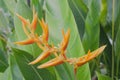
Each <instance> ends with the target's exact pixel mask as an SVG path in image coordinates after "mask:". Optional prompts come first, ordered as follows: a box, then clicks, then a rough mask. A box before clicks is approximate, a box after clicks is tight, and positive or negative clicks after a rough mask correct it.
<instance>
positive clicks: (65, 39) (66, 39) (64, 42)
mask: <svg viewBox="0 0 120 80" xmlns="http://www.w3.org/2000/svg"><path fill="white" fill-rule="evenodd" d="M62 33H63V40H62V42H61V50H63V51H64V50H65V49H66V48H67V45H68V42H69V38H70V29H68V30H67V32H66V34H64V32H62Z"/></svg>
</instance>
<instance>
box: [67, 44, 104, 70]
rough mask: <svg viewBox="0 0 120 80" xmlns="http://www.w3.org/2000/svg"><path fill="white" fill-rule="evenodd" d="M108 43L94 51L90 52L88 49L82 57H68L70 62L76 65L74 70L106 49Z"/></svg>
mask: <svg viewBox="0 0 120 80" xmlns="http://www.w3.org/2000/svg"><path fill="white" fill-rule="evenodd" d="M105 47H106V45H104V46H102V47H100V48H98V49H96V50H95V51H93V52H90V51H88V53H87V54H86V55H85V56H82V57H80V58H70V59H68V60H67V61H68V62H69V63H70V64H73V65H74V70H75V72H76V69H77V68H78V67H79V66H82V65H83V64H85V63H87V62H88V61H90V60H92V59H94V58H95V57H97V56H98V55H99V54H100V53H102V52H103V50H104V49H105Z"/></svg>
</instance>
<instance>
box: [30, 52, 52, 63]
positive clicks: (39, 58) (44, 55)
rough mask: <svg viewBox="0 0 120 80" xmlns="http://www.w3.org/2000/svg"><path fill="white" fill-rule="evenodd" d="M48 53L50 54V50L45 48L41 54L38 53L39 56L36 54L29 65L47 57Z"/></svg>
mask: <svg viewBox="0 0 120 80" xmlns="http://www.w3.org/2000/svg"><path fill="white" fill-rule="evenodd" d="M50 54H51V50H46V51H44V52H43V53H42V54H40V56H38V57H37V58H36V59H35V60H34V61H32V62H30V63H29V64H30V65H33V64H36V63H38V62H40V61H42V60H43V59H45V58H47V57H48V56H49V55H50Z"/></svg>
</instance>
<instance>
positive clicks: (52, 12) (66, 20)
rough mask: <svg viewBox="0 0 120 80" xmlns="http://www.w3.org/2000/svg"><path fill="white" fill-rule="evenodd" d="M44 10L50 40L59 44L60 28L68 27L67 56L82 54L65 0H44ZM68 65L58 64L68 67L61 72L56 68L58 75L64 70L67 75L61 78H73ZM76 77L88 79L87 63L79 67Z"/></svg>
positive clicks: (83, 79)
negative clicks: (69, 32)
mask: <svg viewBox="0 0 120 80" xmlns="http://www.w3.org/2000/svg"><path fill="white" fill-rule="evenodd" d="M45 11H46V21H47V23H48V26H49V30H50V31H49V32H50V40H51V42H52V43H54V44H55V45H57V44H59V43H60V41H61V40H62V38H63V37H62V33H61V30H62V29H64V30H65V31H67V29H68V28H70V30H71V34H70V41H69V45H68V49H67V50H68V52H67V56H68V57H78V56H81V55H84V50H83V47H82V43H81V40H80V37H79V33H78V30H77V26H76V23H75V20H74V17H73V14H72V12H71V10H70V8H69V5H68V2H67V0H53V1H50V0H46V5H45ZM69 66H70V65H66V66H64V65H61V66H59V67H61V69H62V68H65V67H67V69H68V70H65V69H62V72H61V71H60V70H57V71H58V73H59V74H60V75H61V74H62V73H64V72H67V73H66V75H67V76H69V77H68V78H67V77H66V79H64V78H63V77H62V80H74V75H73V71H71V68H70V67H69ZM81 73H82V74H81ZM77 78H78V79H82V80H90V71H89V67H88V64H86V65H84V66H82V67H81V68H79V70H78V73H77Z"/></svg>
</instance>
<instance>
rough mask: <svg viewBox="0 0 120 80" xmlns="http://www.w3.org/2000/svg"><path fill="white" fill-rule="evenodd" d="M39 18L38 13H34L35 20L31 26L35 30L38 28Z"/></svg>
mask: <svg viewBox="0 0 120 80" xmlns="http://www.w3.org/2000/svg"><path fill="white" fill-rule="evenodd" d="M37 19H38V17H37V13H36V14H34V16H33V21H32V24H31V28H32V29H33V31H34V30H35V29H36V26H37Z"/></svg>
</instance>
